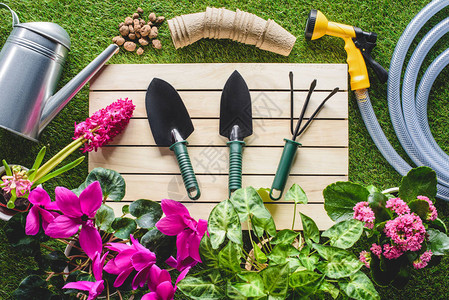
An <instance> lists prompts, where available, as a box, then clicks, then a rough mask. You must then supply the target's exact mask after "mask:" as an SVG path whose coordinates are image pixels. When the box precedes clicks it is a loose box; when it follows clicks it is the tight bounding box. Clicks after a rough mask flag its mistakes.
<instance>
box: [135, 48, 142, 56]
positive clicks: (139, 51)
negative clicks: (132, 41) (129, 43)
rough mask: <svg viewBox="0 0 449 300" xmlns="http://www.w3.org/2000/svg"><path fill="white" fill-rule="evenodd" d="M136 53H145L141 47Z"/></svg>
mask: <svg viewBox="0 0 449 300" xmlns="http://www.w3.org/2000/svg"><path fill="white" fill-rule="evenodd" d="M136 53H137V55H142V54H143V48H142V47H139V49H137V51H136Z"/></svg>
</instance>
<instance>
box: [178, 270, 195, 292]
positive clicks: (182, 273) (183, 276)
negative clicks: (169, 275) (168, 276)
mask: <svg viewBox="0 0 449 300" xmlns="http://www.w3.org/2000/svg"><path fill="white" fill-rule="evenodd" d="M190 269H191V267H188V268H185V269H184V270H183V271H182V272H181V273H179V276H178V278H176V283H175V290H176V285H177V284H178V282H180V281H181V280H183V279H184V278H185V277H186V276H187V273H189V271H190Z"/></svg>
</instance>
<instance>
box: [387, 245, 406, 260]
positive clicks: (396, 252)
mask: <svg viewBox="0 0 449 300" xmlns="http://www.w3.org/2000/svg"><path fill="white" fill-rule="evenodd" d="M403 253H404V252H403V251H402V248H401V247H399V246H396V245H390V244H385V245H384V256H385V258H387V259H396V258H398V257H399V256H401V255H402V254H403Z"/></svg>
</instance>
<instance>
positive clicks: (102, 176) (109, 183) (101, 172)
mask: <svg viewBox="0 0 449 300" xmlns="http://www.w3.org/2000/svg"><path fill="white" fill-rule="evenodd" d="M94 181H98V182H100V185H101V190H102V191H103V197H104V198H108V199H111V200H114V201H121V200H122V199H123V198H124V197H125V191H126V183H125V179H123V177H122V175H120V173H118V172H116V171H114V170H110V169H104V168H100V167H99V168H95V169H93V170H92V172H90V173H89V175H87V178H86V181H84V183H82V184H81V185H80V186H79V187H78V188H77V189H75V190H73V192H74V193H75V194H77V195H79V194H81V192H82V191H83V190H84V189H85V188H86V187H87V186H88V185H89V184H91V183H92V182H94Z"/></svg>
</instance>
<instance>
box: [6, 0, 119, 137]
mask: <svg viewBox="0 0 449 300" xmlns="http://www.w3.org/2000/svg"><path fill="white" fill-rule="evenodd" d="M0 8H6V9H9V10H10V12H11V14H12V26H13V30H12V32H11V34H10V35H9V37H8V39H7V41H6V43H5V45H4V46H3V48H2V50H1V52H0V127H1V128H4V129H6V130H9V131H11V132H14V133H16V134H18V135H20V136H23V137H25V138H27V139H30V140H33V141H37V137H38V136H39V134H40V132H41V131H42V130H43V129H44V127H45V126H46V125H47V124H48V123H49V122H50V121H51V120H52V119H53V118H54V117H55V116H56V115H57V114H58V112H60V111H61V109H62V108H63V107H64V106H65V105H66V104H67V103H68V102H69V101H70V100H71V99H72V98H73V97H74V96H75V95H76V93H78V91H79V90H80V89H81V88H82V87H83V86H84V85H85V84H86V83H87V82H88V81H89V80H90V79H91V78H92V76H94V75H95V73H96V72H97V71H98V70H99V69H100V68H101V67H102V66H103V65H104V64H105V63H106V62H107V61H108V60H109V58H111V56H112V55H114V53H116V52H117V50H118V46H117V45H110V46H109V47H108V48H106V50H104V51H103V52H102V53H101V54H100V55H99V56H98V57H97V58H95V59H94V60H93V61H92V62H91V63H90V64H89V65H88V66H87V67H85V68H84V69H83V70H82V71H81V72H80V73H79V74H78V75H76V76H75V77H74V78H73V79H72V80H70V81H69V82H68V83H67V84H66V85H65V86H64V87H63V88H61V89H60V90H59V91H58V92H57V93H56V94H54V92H55V89H56V86H57V83H58V80H59V77H60V76H61V72H62V67H63V65H64V62H65V60H66V57H67V54H68V52H69V51H70V37H69V35H68V34H67V32H66V31H65V30H64V29H63V28H62V27H61V26H59V25H57V24H55V23H50V22H31V23H20V22H19V18H18V17H17V14H16V13H15V12H14V11H13V10H12V9H11V8H9V7H8V6H7V5H6V4H3V3H0Z"/></svg>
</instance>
